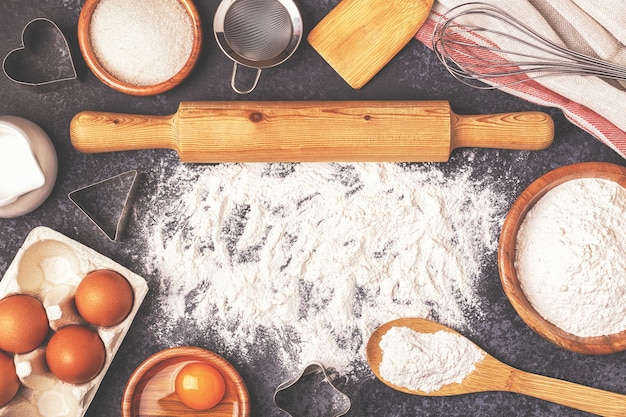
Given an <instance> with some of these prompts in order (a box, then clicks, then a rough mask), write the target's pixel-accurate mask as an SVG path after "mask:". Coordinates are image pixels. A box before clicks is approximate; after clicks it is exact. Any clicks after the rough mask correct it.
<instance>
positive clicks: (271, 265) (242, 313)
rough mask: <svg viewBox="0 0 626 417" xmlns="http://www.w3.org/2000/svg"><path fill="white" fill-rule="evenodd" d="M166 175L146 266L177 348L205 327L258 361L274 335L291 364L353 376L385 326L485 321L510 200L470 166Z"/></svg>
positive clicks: (235, 168) (194, 168)
mask: <svg viewBox="0 0 626 417" xmlns="http://www.w3.org/2000/svg"><path fill="white" fill-rule="evenodd" d="M159 183H160V184H163V187H162V188H161V189H160V191H159V192H158V193H157V194H156V195H155V196H154V197H153V198H154V200H153V201H152V204H151V205H153V207H154V208H153V209H152V210H151V211H153V212H154V214H153V213H150V214H149V215H150V216H154V217H153V219H152V220H151V221H150V224H149V225H147V228H148V230H147V231H146V234H147V235H148V236H149V238H148V240H149V244H150V247H149V248H148V255H147V261H146V262H147V264H146V269H147V270H148V271H149V273H150V274H151V275H153V276H155V277H158V279H159V280H160V283H159V284H160V286H159V289H158V297H159V303H160V309H162V311H163V313H162V314H163V317H164V322H163V323H160V324H159V326H158V328H155V329H154V333H155V335H157V337H160V338H161V339H162V340H167V341H168V342H169V343H174V344H175V343H178V335H179V333H180V331H179V329H180V326H184V327H185V328H190V327H192V328H193V327H195V328H197V329H198V331H200V332H205V333H206V332H208V331H211V332H214V333H212V334H216V336H217V337H218V338H219V339H220V340H221V341H222V342H223V344H224V346H223V348H224V349H226V350H232V351H236V352H238V353H239V354H241V355H247V354H253V353H254V349H258V346H259V345H258V343H255V342H256V341H258V339H257V338H259V337H263V338H265V339H269V340H274V341H275V342H276V344H277V345H278V346H277V347H276V352H272V353H271V357H272V358H276V361H278V362H280V363H282V364H285V366H286V367H288V368H290V369H298V367H301V366H303V365H304V364H305V363H307V362H309V361H312V360H318V361H321V362H322V363H324V365H326V366H328V367H333V368H335V369H337V370H338V371H340V372H344V373H352V372H355V371H357V370H359V369H366V361H365V345H366V343H367V339H368V337H369V335H370V334H371V332H373V331H374V329H375V328H376V327H377V326H378V325H380V324H381V323H382V322H384V321H387V320H391V319H395V318H398V317H405V316H411V317H422V318H430V319H433V320H437V321H439V322H441V323H444V324H447V325H450V326H454V327H456V328H459V327H462V328H463V327H468V325H469V323H470V322H471V320H475V319H479V318H480V316H481V299H480V296H479V295H477V287H476V285H477V282H478V281H479V279H480V276H481V273H482V267H483V265H484V263H485V257H487V256H492V255H495V251H496V248H497V236H498V234H499V230H500V225H501V222H502V218H503V213H502V211H503V207H501V205H503V204H504V203H505V202H503V201H502V199H501V198H500V197H499V196H498V195H497V194H496V193H495V192H494V191H493V190H492V189H490V187H489V185H486V184H482V183H480V182H479V181H477V180H475V179H472V178H471V172H470V171H469V170H468V171H464V172H455V173H454V174H453V175H448V174H444V173H443V172H442V171H440V170H439V169H438V168H436V166H431V165H426V164H422V165H396V164H223V165H216V166H208V165H204V166H203V165H181V166H180V167H178V168H176V169H175V170H174V172H170V171H168V172H164V173H163V178H161V179H159ZM182 342H184V341H182ZM254 354H257V355H258V354H260V352H256V353H254Z"/></svg>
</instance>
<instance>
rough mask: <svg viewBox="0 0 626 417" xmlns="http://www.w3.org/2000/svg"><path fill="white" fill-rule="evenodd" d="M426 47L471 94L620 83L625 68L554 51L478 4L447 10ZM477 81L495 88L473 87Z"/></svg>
mask: <svg viewBox="0 0 626 417" xmlns="http://www.w3.org/2000/svg"><path fill="white" fill-rule="evenodd" d="M468 18H469V19H468ZM472 20H475V21H480V22H481V24H480V25H479V24H476V23H471V21H472ZM432 46H433V50H434V52H435V54H436V55H437V57H438V58H439V60H440V61H441V62H442V63H443V64H444V66H445V67H446V68H447V70H448V71H449V72H450V73H451V74H452V75H453V76H454V77H455V78H457V79H458V80H459V81H461V82H463V83H465V84H467V85H470V86H472V87H476V88H482V89H492V88H499V87H503V86H510V85H514V84H518V83H521V82H525V81H528V80H531V79H536V78H539V77H544V76H548V75H593V76H598V77H603V78H609V79H614V80H620V81H626V67H624V66H621V65H618V64H614V63H611V62H607V61H605V60H602V59H600V58H595V57H592V56H589V55H586V54H583V53H579V52H576V51H573V50H571V49H568V48H565V47H563V46H560V45H558V44H556V43H555V42H553V41H551V40H549V39H546V38H545V37H544V36H542V35H540V34H539V33H537V32H536V31H535V30H533V29H532V28H530V27H528V26H527V25H525V24H523V23H521V22H520V21H518V20H517V19H515V18H514V17H512V16H511V15H509V14H508V13H506V12H504V11H503V10H501V9H499V8H497V7H495V6H492V5H489V4H486V3H481V2H471V3H466V4H463V5H460V6H457V7H454V8H452V9H450V11H449V12H448V13H447V14H446V15H445V16H443V17H442V18H441V19H440V20H439V21H438V22H437V25H436V27H435V31H434V35H433V45H432ZM479 80H480V81H488V82H490V83H493V84H495V85H494V86H492V85H484V84H476V83H475V81H479Z"/></svg>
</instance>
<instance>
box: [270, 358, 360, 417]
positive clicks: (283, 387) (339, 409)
mask: <svg viewBox="0 0 626 417" xmlns="http://www.w3.org/2000/svg"><path fill="white" fill-rule="evenodd" d="M337 379H338V375H337V374H335V373H330V372H328V371H327V370H326V368H325V367H324V365H322V364H321V363H320V362H317V361H313V362H310V363H309V364H308V365H307V366H306V367H305V368H304V370H303V371H302V372H301V373H300V374H299V375H297V376H296V377H295V378H293V379H290V380H289V381H285V382H283V383H282V384H280V385H279V386H278V387H277V388H276V391H275V392H274V398H273V400H274V404H275V405H276V407H278V408H279V409H280V410H282V411H284V412H285V413H287V414H288V415H289V416H291V417H305V416H309V415H321V412H320V408H323V412H324V415H325V416H328V417H341V416H343V415H345V414H347V413H348V411H350V408H351V407H352V403H351V402H350V398H349V397H348V396H347V395H346V394H344V393H343V392H342V391H340V390H339V389H338V388H337V386H336V383H337ZM304 387H308V389H307V390H306V391H303V389H304ZM298 388H301V389H298ZM291 392H293V395H289V394H291ZM302 397H307V398H308V400H307V401H308V403H310V404H311V408H314V409H315V410H314V411H315V412H316V413H315V414H310V413H309V412H310V411H311V410H309V409H307V410H302V409H299V408H298V407H295V406H294V407H293V408H292V404H291V403H297V404H298V405H299V406H300V407H302V404H303V403H306V402H307V401H302ZM290 399H291V401H289V400H290ZM306 405H307V404H305V407H306Z"/></svg>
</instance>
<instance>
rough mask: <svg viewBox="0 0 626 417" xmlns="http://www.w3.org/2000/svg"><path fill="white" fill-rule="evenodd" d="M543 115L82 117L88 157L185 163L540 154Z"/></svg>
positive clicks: (206, 111)
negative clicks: (148, 153)
mask: <svg viewBox="0 0 626 417" xmlns="http://www.w3.org/2000/svg"><path fill="white" fill-rule="evenodd" d="M553 137H554V124H553V121H552V118H551V117H550V116H549V115H547V114H545V113H542V112H518V113H502V114H486V115H476V116H461V115H457V114H455V113H453V112H452V110H451V109H450V105H449V104H448V102H447V101H317V102H316V101H282V102H281V101H275V102H271V101H270V102H268V101H256V102H255V101H223V102H182V103H181V104H180V106H179V108H178V111H177V112H176V113H175V114H173V115H167V116H142V115H131V114H119V113H104V112H91V111H85V112H81V113H78V114H77V115H76V116H74V118H73V119H72V121H71V124H70V138H71V141H72V144H73V145H74V147H75V148H76V149H77V150H78V151H80V152H85V153H96V152H112V151H128V150H139V149H155V148H166V149H172V150H175V151H176V152H178V155H179V157H180V159H181V161H183V162H197V163H210V162H328V161H334V162H352V161H362V162H445V161H447V160H448V159H449V157H450V153H451V151H452V150H453V149H455V148H461V147H481V148H485V147H488V148H504V149H520V150H540V149H544V148H547V147H548V146H550V144H551V143H552V140H553Z"/></svg>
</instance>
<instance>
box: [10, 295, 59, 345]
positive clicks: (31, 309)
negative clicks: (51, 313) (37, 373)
mask: <svg viewBox="0 0 626 417" xmlns="http://www.w3.org/2000/svg"><path fill="white" fill-rule="evenodd" d="M0 329H2V332H1V333H0V349H2V350H4V351H6V352H11V353H25V352H30V351H31V350H33V349H35V348H37V347H38V346H39V345H41V344H42V343H43V342H44V340H45V339H46V337H47V336H48V331H49V326H48V317H47V316H46V310H45V309H44V307H43V304H41V302H40V301H39V300H37V299H36V298H35V297H31V296H30V295H25V294H16V295H10V296H8V297H5V298H3V299H2V300H0Z"/></svg>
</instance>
